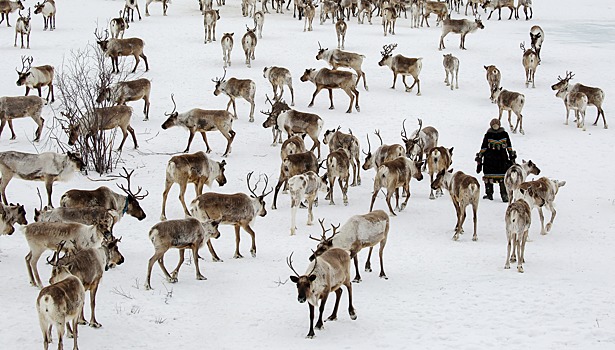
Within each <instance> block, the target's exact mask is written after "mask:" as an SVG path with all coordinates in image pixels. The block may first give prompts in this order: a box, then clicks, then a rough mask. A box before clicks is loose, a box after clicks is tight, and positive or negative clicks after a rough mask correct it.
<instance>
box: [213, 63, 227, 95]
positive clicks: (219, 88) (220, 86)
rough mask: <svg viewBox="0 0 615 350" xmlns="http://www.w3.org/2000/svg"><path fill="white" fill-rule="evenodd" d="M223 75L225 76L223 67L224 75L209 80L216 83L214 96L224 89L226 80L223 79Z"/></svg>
mask: <svg viewBox="0 0 615 350" xmlns="http://www.w3.org/2000/svg"><path fill="white" fill-rule="evenodd" d="M225 77H226V68H224V75H223V76H222V78H215V79H212V80H211V81H213V82H214V83H216V88H215V90H214V96H218V95H220V94H221V93H223V92H224V89H226V80H224V78H225Z"/></svg>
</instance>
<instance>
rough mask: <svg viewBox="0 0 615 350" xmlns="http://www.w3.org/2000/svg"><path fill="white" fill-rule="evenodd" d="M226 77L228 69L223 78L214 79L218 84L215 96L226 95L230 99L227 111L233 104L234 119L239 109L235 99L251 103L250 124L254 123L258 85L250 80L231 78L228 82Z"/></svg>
mask: <svg viewBox="0 0 615 350" xmlns="http://www.w3.org/2000/svg"><path fill="white" fill-rule="evenodd" d="M225 77H226V69H225V70H224V75H223V76H222V78H216V79H212V80H211V81H213V82H214V83H215V84H216V88H215V90H214V96H218V95H220V94H221V93H224V94H225V95H226V96H228V97H229V101H228V104H227V105H226V110H227V111H228V109H229V107H230V106H231V104H233V117H234V118H235V119H237V108H236V106H235V99H236V98H238V97H241V98H243V99H244V100H246V101H248V102H249V103H250V122H254V95H255V94H256V84H255V83H254V81H252V80H250V79H236V78H230V79H229V80H228V81H227V80H224V78H225Z"/></svg>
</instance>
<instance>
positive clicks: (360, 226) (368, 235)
mask: <svg viewBox="0 0 615 350" xmlns="http://www.w3.org/2000/svg"><path fill="white" fill-rule="evenodd" d="M321 225H322V223H321ZM331 226H332V227H333V234H332V235H331V237H329V238H327V237H326V236H325V235H324V234H323V235H322V236H321V238H320V239H318V238H314V237H312V236H310V238H311V239H313V240H315V241H318V242H319V243H318V247H317V248H316V250H315V251H314V254H313V255H312V256H310V260H313V259H314V258H315V257H317V256H320V255H322V254H323V253H324V252H326V251H328V250H329V249H332V248H341V249H344V250H346V251H348V252H349V253H350V258H351V259H354V266H355V270H356V275H355V277H354V280H353V282H357V283H358V282H361V275H360V274H359V259H358V257H357V254H358V253H359V252H360V251H361V250H362V249H363V248H367V247H369V254H368V255H367V261H366V262H365V271H367V272H372V267H371V257H372V250H373V249H374V246H375V245H376V244H378V243H380V251H379V255H380V278H384V279H389V278H388V277H387V275H386V274H385V273H384V265H383V263H382V253H383V252H384V246H385V245H386V243H387V237H388V235H389V215H387V213H386V212H384V210H374V211H372V212H369V213H367V214H364V215H354V216H352V217H350V219H348V221H346V223H345V224H344V226H342V228H341V229H340V230H339V231H337V228H339V225H338V227H335V226H333V225H331ZM323 231H324V227H323Z"/></svg>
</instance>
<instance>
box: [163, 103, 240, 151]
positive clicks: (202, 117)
mask: <svg viewBox="0 0 615 350" xmlns="http://www.w3.org/2000/svg"><path fill="white" fill-rule="evenodd" d="M171 100H172V101H173V111H172V112H171V113H166V112H165V114H164V115H165V116H167V117H168V118H167V120H166V121H165V122H164V123H163V124H162V129H163V130H166V129H168V128H171V127H173V126H181V127H183V128H185V129H188V131H189V132H190V136H188V145H187V146H186V149H185V150H184V153H187V152H189V151H190V144H191V143H192V139H193V138H194V135H195V134H196V133H197V132H199V133H200V134H201V137H203V141H204V142H205V146H206V147H207V153H210V152H211V148H210V147H209V143H208V142H207V132H209V131H216V130H217V131H220V133H221V134H222V136H224V138H226V141H227V143H226V150H225V151H224V154H223V155H222V156H223V157H226V156H228V155H229V154H230V153H231V144H232V143H233V140H234V139H235V135H236V133H235V131H234V130H233V115H232V114H231V113H230V112H229V111H225V110H205V109H200V108H193V109H191V110H189V111H187V112H183V113H178V112H177V111H176V109H177V105H176V104H175V99H174V97H173V94H171Z"/></svg>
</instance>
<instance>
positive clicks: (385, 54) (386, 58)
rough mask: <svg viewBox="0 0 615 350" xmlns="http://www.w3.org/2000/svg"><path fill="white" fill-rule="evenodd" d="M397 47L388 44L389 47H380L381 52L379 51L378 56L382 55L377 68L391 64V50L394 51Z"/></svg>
mask: <svg viewBox="0 0 615 350" xmlns="http://www.w3.org/2000/svg"><path fill="white" fill-rule="evenodd" d="M396 47H397V44H389V45H384V46H383V47H382V49H383V51H380V54H381V55H382V59H381V60H380V62H378V65H379V66H381V67H382V66H387V65H390V64H391V57H392V52H393V50H395V48H396Z"/></svg>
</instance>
